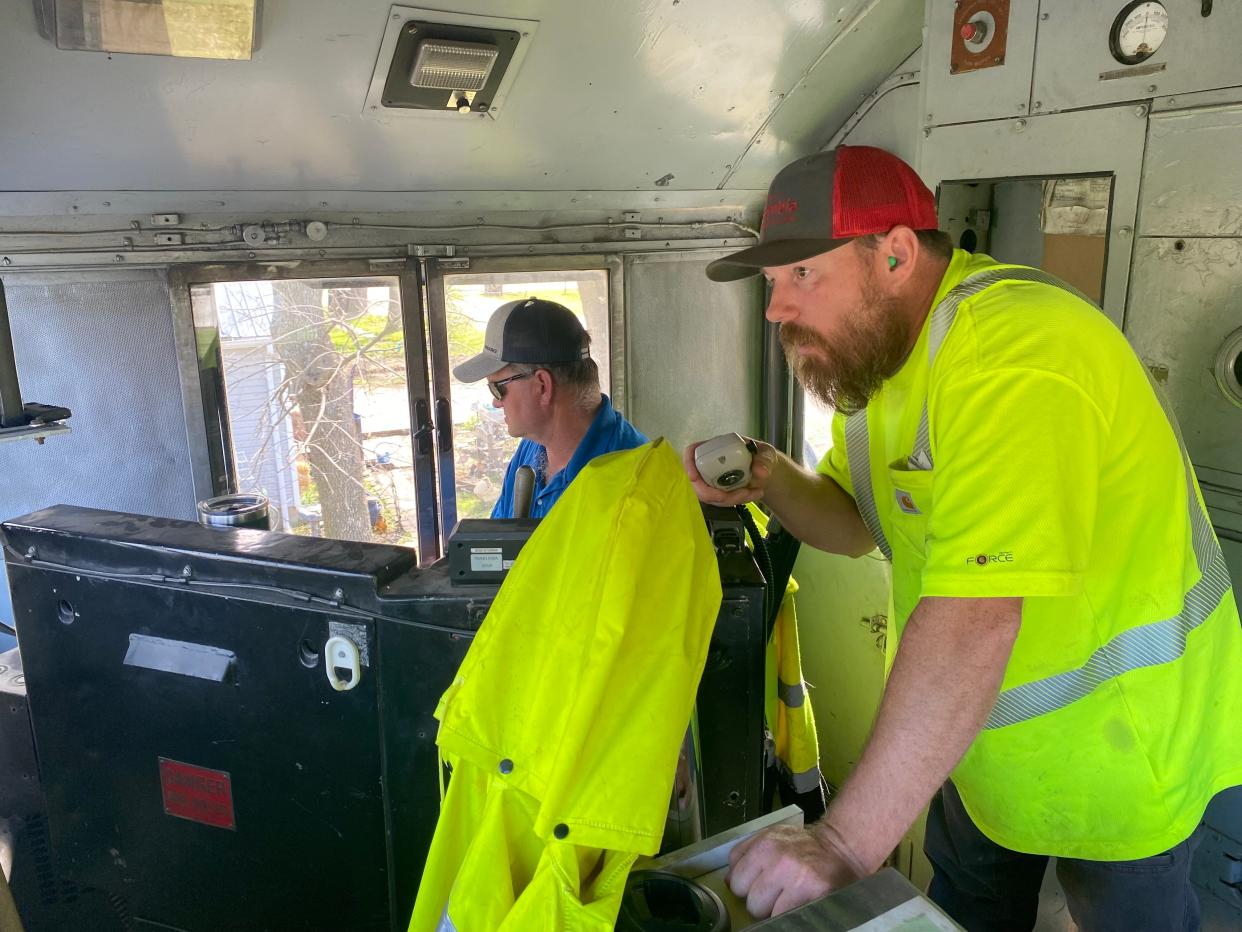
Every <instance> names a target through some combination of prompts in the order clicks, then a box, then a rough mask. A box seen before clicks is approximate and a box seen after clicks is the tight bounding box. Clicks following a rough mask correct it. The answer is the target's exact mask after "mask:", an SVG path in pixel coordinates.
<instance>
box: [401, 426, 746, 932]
mask: <svg viewBox="0 0 1242 932" xmlns="http://www.w3.org/2000/svg"><path fill="white" fill-rule="evenodd" d="M720 599H721V588H720V577H719V573H718V570H717V567H716V557H715V553H714V551H713V549H712V544H711V541H710V539H709V538H708V534H707V530H706V527H705V525H704V522H703V517H702V513H701V510H700V508H699V504H698V502H697V501H696V499H695V496H694V493H693V491H692V490H691V487H690V484H689V482H688V481H687V479H686V476H685V472H684V470H683V468H682V466H681V462H680V460H679V458H678V457H677V455H676V454H675V453H674V452H673V451H672V450H671V449H670V448H669V446H668V445H667V444H666V443H664V442H663V441H662V440H657V441H655V442H654V443H650V444H646V445H644V446H642V447H638V448H637V449H634V450H627V451H625V452H621V453H614V454H610V455H607V456H602V457H599V458H598V459H595V460H593V461H592V462H591V463H590V465H588V466H587V467H586V468H585V469H584V470H583V471H582V472H581V473H580V474H579V475H578V477H577V478H576V479H575V480H574V482H573V484H572V485H571V486H570V487H569V489H568V491H567V492H566V493H565V495H564V497H563V498H562V499H561V501H560V502H559V503H558V504H557V506H556V508H555V509H553V511H552V512H551V513H550V514H549V516H548V517H547V518H545V519H544V520H543V522H542V523H541V524H540V526H539V528H538V530H536V532H535V533H534V534H533V535H532V536H531V539H530V540H529V541H528V542H527V544H526V546H525V547H524V548H523V550H522V554H521V557H520V558H519V559H518V561H517V562H516V564H515V565H514V567H513V569H512V570H511V571H510V573H509V576H508V578H507V579H506V580H505V583H504V585H503V586H502V587H501V589H500V593H499V595H498V596H497V598H496V601H495V603H494V604H493V605H492V608H491V611H490V612H489V613H488V616H487V618H486V620H485V621H484V623H483V625H482V627H481V629H480V631H479V634H478V636H477V637H476V638H475V641H474V643H473V644H472V645H471V647H470V651H469V653H468V654H467V655H466V658H465V660H464V661H463V662H462V666H461V669H460V670H459V671H458V674H457V676H456V677H455V679H454V681H453V684H452V686H450V687H449V689H448V691H447V692H446V693H445V694H444V697H443V698H442V699H441V701H440V705H439V708H438V709H437V711H436V717H437V718H438V719H439V721H440V732H439V736H438V738H437V744H438V745H439V747H440V753H441V755H442V756H443V758H444V759H445V761H447V762H448V763H449V765H450V766H451V768H452V777H451V780H450V782H449V787H448V792H447V794H446V796H445V799H444V802H443V806H442V808H441V813H440V820H439V822H438V824H437V826H436V833H435V837H434V839H433V841H432V845H431V851H430V854H429V855H428V859H427V864H426V868H425V870H424V873H423V878H422V883H421V885H420V887H419V891H418V899H417V902H416V903H415V907H414V915H413V917H412V919H411V922H410V930H411V932H431V930H458V932H483V930H527V929H529V930H548V929H562V930H601V932H602V930H606V929H612V927H613V924H614V923H615V921H616V916H617V912H618V909H619V908H620V903H621V896H622V893H623V891H624V888H625V880H626V877H627V875H628V873H629V869H630V866H631V865H632V864H633V862H634V860H635V858H636V857H637V856H638V855H639V854H654V853H655V852H656V851H657V850H658V848H659V846H660V841H661V838H662V835H663V828H664V821H665V817H666V814H667V811H668V804H669V798H670V795H671V792H672V785H673V777H674V770H675V768H676V765H677V757H678V752H679V748H680V746H681V742H682V738H683V737H684V735H685V733H686V726H687V723H688V722H689V720H690V714H691V709H692V708H693V705H694V699H695V693H696V690H697V688H698V683H699V678H700V676H701V674H702V672H703V665H704V662H705V660H706V657H707V646H708V642H709V640H710V638H711V632H712V628H713V626H714V623H715V619H716V616H717V614H718V612H719V608H720Z"/></svg>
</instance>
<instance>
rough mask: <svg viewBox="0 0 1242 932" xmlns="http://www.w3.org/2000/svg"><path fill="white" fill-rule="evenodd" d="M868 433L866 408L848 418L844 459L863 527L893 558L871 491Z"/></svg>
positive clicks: (887, 557)
mask: <svg viewBox="0 0 1242 932" xmlns="http://www.w3.org/2000/svg"><path fill="white" fill-rule="evenodd" d="M869 444H870V439H869V438H868V434H867V409H866V408H863V409H862V410H861V411H856V412H855V413H854V414H851V415H850V416H849V417H847V418H846V419H845V458H846V460H848V461H849V465H850V483H851V484H852V485H853V486H854V504H855V505H857V506H858V513H859V515H861V516H862V519H863V524H865V525H867V530H868V531H870V532H871V539H872V540H874V541H875V545H876V546H877V547H879V548H880V553H882V554H884V556H885V558H886V559H889V560H891V559H892V558H893V548H892V547H890V546H889V545H888V538H886V537H885V536H884V528H882V527H880V513H879V512H878V511H876V508H875V493H874V492H873V491H872V488H871V450H870V446H869Z"/></svg>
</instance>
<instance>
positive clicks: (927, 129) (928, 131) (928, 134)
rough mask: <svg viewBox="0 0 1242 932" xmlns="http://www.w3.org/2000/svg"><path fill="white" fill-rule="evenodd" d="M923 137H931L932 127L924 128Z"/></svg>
mask: <svg viewBox="0 0 1242 932" xmlns="http://www.w3.org/2000/svg"><path fill="white" fill-rule="evenodd" d="M923 135H924V136H930V135H931V127H930V126H924V127H923Z"/></svg>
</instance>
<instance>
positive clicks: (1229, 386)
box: [1214, 329, 1242, 408]
mask: <svg viewBox="0 0 1242 932" xmlns="http://www.w3.org/2000/svg"><path fill="white" fill-rule="evenodd" d="M1214 372H1215V375H1216V384H1217V385H1218V386H1220V390H1221V393H1222V394H1223V395H1224V396H1225V398H1226V399H1228V400H1229V402H1230V403H1231V404H1235V405H1237V406H1238V407H1239V408H1242V329H1238V330H1235V331H1234V332H1233V333H1231V334H1229V336H1228V337H1226V338H1225V342H1224V343H1222V344H1221V347H1220V349H1219V350H1218V351H1217V353H1216V366H1215V367H1214Z"/></svg>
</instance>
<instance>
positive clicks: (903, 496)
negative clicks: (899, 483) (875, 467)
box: [893, 489, 923, 515]
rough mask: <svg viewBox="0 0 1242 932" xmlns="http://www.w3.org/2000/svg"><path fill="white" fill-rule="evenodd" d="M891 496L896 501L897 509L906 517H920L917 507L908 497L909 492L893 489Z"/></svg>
mask: <svg viewBox="0 0 1242 932" xmlns="http://www.w3.org/2000/svg"><path fill="white" fill-rule="evenodd" d="M893 496H894V497H895V498H896V499H897V507H898V508H900V509H901V510H902V511H904V512H905V513H906V514H908V515H921V514H922V513H923V512H921V511H919V506H918V505H916V504H914V499H913V498H911V497H910V493H909V492H905V491H902V490H901V489H893Z"/></svg>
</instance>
